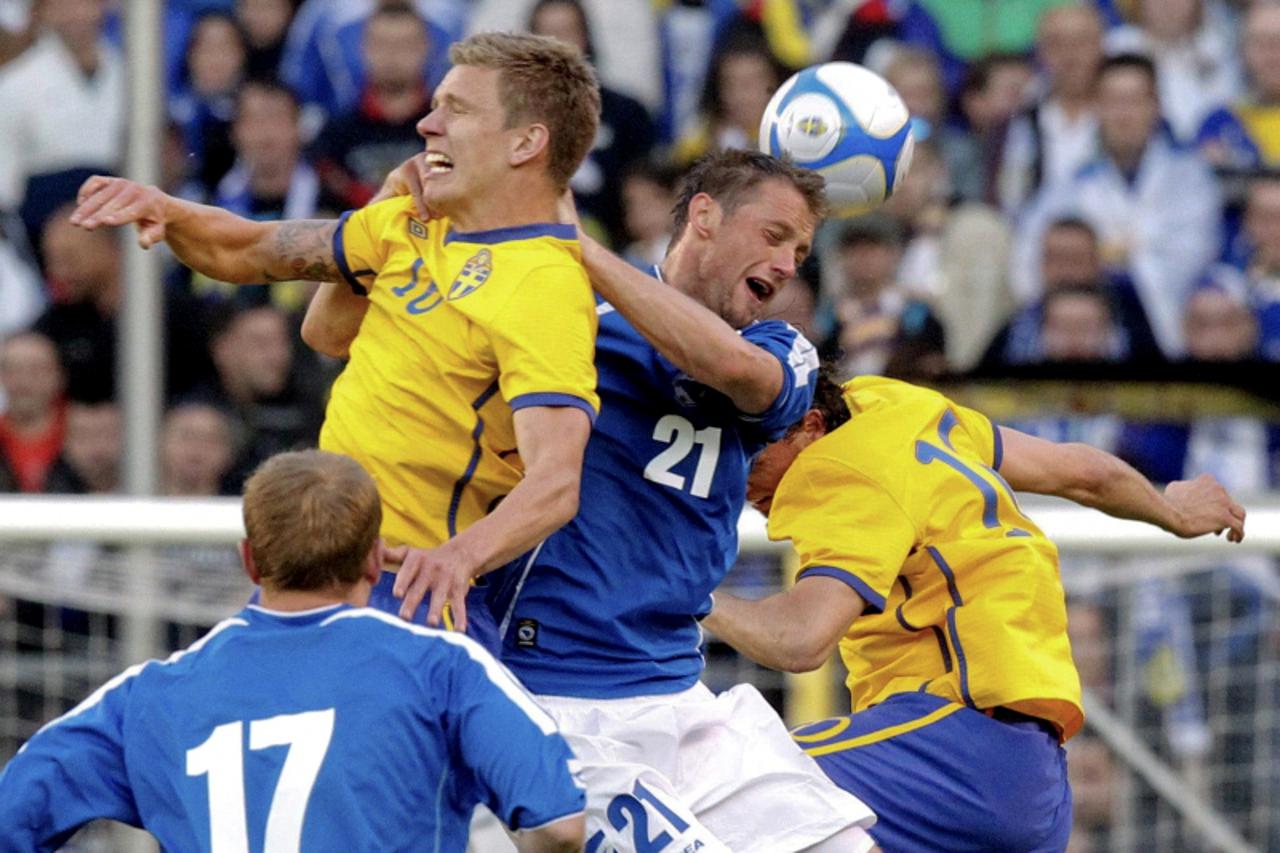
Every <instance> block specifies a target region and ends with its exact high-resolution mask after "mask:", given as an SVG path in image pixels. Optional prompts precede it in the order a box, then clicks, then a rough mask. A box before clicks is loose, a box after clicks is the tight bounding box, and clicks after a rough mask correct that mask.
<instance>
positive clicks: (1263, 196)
mask: <svg viewBox="0 0 1280 853" xmlns="http://www.w3.org/2000/svg"><path fill="white" fill-rule="evenodd" d="M1238 242H1239V244H1240V245H1239V247H1238V248H1237V250H1236V251H1235V252H1234V253H1233V255H1234V259H1235V260H1236V262H1237V265H1238V269H1236V277H1237V278H1239V279H1240V281H1239V285H1238V286H1239V287H1240V289H1242V290H1243V291H1244V293H1245V294H1246V295H1247V298H1248V300H1249V303H1250V304H1251V305H1252V306H1253V308H1254V310H1255V311H1256V312H1257V315H1258V323H1259V342H1258V351H1259V355H1260V356H1261V357H1262V358H1263V359H1265V360H1267V361H1280V178H1259V179H1257V180H1254V181H1251V182H1250V183H1249V189H1248V201H1247V204H1246V207H1245V213H1244V231H1243V235H1242V236H1241V238H1240V240H1239V241H1238ZM1213 277H1214V278H1215V279H1222V278H1231V271H1230V270H1228V269H1224V268H1221V267H1220V268H1217V269H1215V270H1214V274H1213Z"/></svg>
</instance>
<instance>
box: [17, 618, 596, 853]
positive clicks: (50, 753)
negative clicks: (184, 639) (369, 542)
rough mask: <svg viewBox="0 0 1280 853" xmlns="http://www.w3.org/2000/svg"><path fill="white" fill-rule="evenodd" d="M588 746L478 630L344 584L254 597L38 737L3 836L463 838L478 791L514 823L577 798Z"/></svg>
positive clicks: (452, 841)
mask: <svg viewBox="0 0 1280 853" xmlns="http://www.w3.org/2000/svg"><path fill="white" fill-rule="evenodd" d="M299 661H308V662H310V663H309V664H308V665H300V664H299ZM572 761H573V755H572V753H571V752H570V751H569V747H568V746H567V745H566V744H565V742H564V740H563V739H562V738H561V737H560V736H559V734H558V733H557V732H556V727H555V723H554V722H553V721H552V720H551V718H550V717H549V716H548V715H547V714H546V713H545V712H544V711H542V710H541V709H540V708H539V707H538V706H537V705H536V704H535V703H534V702H533V700H532V699H530V698H529V696H528V694H526V693H525V692H524V691H523V690H522V689H521V688H520V686H519V685H518V684H517V683H516V682H515V680H514V679H512V678H511V676H510V674H509V673H508V672H507V671H506V670H505V669H503V668H502V667H501V666H500V665H499V664H498V662H497V661H496V660H494V658H493V657H492V656H491V655H489V654H488V653H487V652H486V651H484V649H483V648H481V647H480V646H479V645H478V644H477V643H475V642H474V641H472V640H471V639H470V638H468V637H465V636H462V635H460V634H454V633H449V632H445V631H436V630H432V629H429V628H424V627H421V626H417V625H411V624H409V623H407V622H404V621H401V620H400V619H398V618H397V617H394V616H390V615H388V614H385V613H382V612H379V611H376V610H373V609H369V608H353V607H350V606H348V605H346V604H336V605H332V606H328V607H320V608H317V609H313V610H305V611H299V612H282V611H275V610H268V609H265V608H263V607H259V606H256V605H250V606H249V607H247V608H245V609H244V610H242V611H241V612H240V613H238V614H237V615H235V616H233V617H231V618H229V619H226V620H224V621H223V622H221V623H220V624H218V625H217V626H216V627H215V628H214V629H213V630H212V631H210V632H209V633H208V634H207V635H205V636H204V637H203V638H202V639H200V640H199V641H197V642H196V643H195V644H194V645H192V646H191V647H190V648H189V649H187V650H185V651H182V652H176V653H174V654H173V655H172V656H171V657H169V659H168V660H166V661H149V662H147V663H145V664H140V665H138V666H135V667H132V668H130V669H128V670H126V671H125V672H123V673H122V674H120V675H119V676H117V677H116V678H114V679H112V680H111V681H109V682H107V683H106V684H104V685H103V686H102V687H101V688H100V689H99V690H97V691H96V692H95V693H93V694H92V695H91V696H90V697H89V698H88V699H86V700H85V701H84V702H82V703H81V704H80V705H79V706H77V707H76V708H75V709H73V710H72V711H71V712H69V713H68V714H65V715H64V716H62V717H59V718H58V719H56V720H54V721H53V722H52V723H50V724H49V725H47V726H46V727H45V728H43V729H42V730H41V731H40V732H39V733H38V734H36V735H35V736H34V737H33V738H32V739H31V740H30V741H28V742H27V744H26V746H24V747H23V749H22V750H21V751H20V752H19V754H18V756H17V757H16V758H14V760H13V761H12V762H11V763H10V764H9V765H8V766H7V767H6V768H5V770H4V772H3V773H0V851H4V853H8V852H9V851H13V853H17V851H24V853H26V851H33V850H54V849H57V847H58V846H59V845H60V844H61V843H62V842H64V841H65V840H66V839H67V838H68V837H69V836H70V835H71V834H72V833H73V832H74V831H75V829H76V828H78V827H79V826H80V825H82V824H84V823H85V822H87V821H88V820H91V819H95V818H99V817H110V818H113V819H115V820H119V821H122V822H125V823H129V824H131V825H134V826H145V827H146V828H147V829H148V830H149V831H150V832H151V833H152V834H153V835H155V837H156V838H157V840H158V841H159V842H160V845H161V847H162V848H163V849H165V850H182V851H215V853H248V851H249V850H250V849H252V850H265V851H267V853H271V851H286V850H294V851H296V850H343V851H348V853H357V851H370V853H373V851H389V850H405V851H408V850H423V849H427V850H436V851H456V853H462V850H463V849H464V848H465V847H466V838H467V828H468V822H469V820H470V818H471V813H472V810H473V808H474V807H475V804H476V803H477V802H482V803H484V804H486V805H487V806H488V807H489V808H490V809H492V810H493V811H494V812H495V813H496V814H498V815H499V816H500V817H501V818H502V819H503V821H505V822H506V823H507V825H508V826H510V827H511V828H512V829H536V828H538V827H541V826H544V825H547V824H550V823H553V822H555V821H557V820H561V819H563V818H566V817H568V816H572V815H574V814H577V813H580V812H581V811H582V808H583V794H582V790H581V789H580V788H579V787H578V785H577V783H576V781H575V779H574V777H573V775H572V771H571V762H572Z"/></svg>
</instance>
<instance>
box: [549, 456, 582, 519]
mask: <svg viewBox="0 0 1280 853" xmlns="http://www.w3.org/2000/svg"><path fill="white" fill-rule="evenodd" d="M581 485H582V472H581V470H577V471H560V472H558V473H557V475H556V476H555V477H554V478H553V479H552V481H551V482H549V483H547V495H546V499H545V500H544V501H543V503H542V507H543V518H544V519H545V524H546V526H547V528H548V532H551V531H555V530H559V529H560V528H561V527H563V526H564V525H566V524H568V523H569V522H570V521H572V520H573V517H574V516H575V515H577V514H578V505H579V502H580V496H581Z"/></svg>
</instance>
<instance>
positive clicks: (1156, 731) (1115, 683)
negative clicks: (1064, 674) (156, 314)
mask: <svg viewBox="0 0 1280 853" xmlns="http://www.w3.org/2000/svg"><path fill="white" fill-rule="evenodd" d="M1245 503H1246V505H1247V506H1249V508H1250V517H1249V520H1248V530H1249V533H1248V538H1247V539H1246V542H1245V543H1244V545H1243V546H1242V547H1234V546H1231V547H1229V546H1227V545H1226V544H1225V543H1223V542H1221V541H1218V540H1213V539H1210V540H1197V541H1195V542H1182V541H1179V540H1176V539H1174V538H1172V537H1170V536H1167V535H1166V534H1163V533H1161V532H1160V531H1156V530H1154V529H1150V528H1147V527H1145V526H1142V525H1136V524H1132V523H1125V522H1117V521H1113V520H1111V519H1106V518H1104V517H1102V516H1100V515H1098V514H1097V513H1094V512H1091V511H1086V510H1081V509H1079V508H1075V507H1070V506H1065V505H1062V504H1057V503H1042V502H1033V503H1027V504H1024V507H1025V508H1026V509H1027V511H1028V513H1029V514H1030V515H1031V516H1032V517H1033V518H1035V519H1036V520H1037V522H1038V523H1039V524H1040V525H1041V526H1042V527H1044V528H1045V530H1046V532H1048V533H1049V534H1050V536H1052V537H1053V538H1054V539H1055V541H1057V543H1058V545H1059V548H1060V551H1061V554H1062V570H1063V579H1064V584H1065V586H1066V588H1067V591H1068V604H1069V612H1070V622H1071V633H1072V645H1073V650H1074V653H1075V657H1076V662H1077V665H1078V667H1079V669H1080V673H1081V678H1082V680H1083V682H1084V685H1085V688H1086V693H1087V697H1086V703H1087V711H1088V713H1089V722H1088V724H1087V725H1086V729H1085V731H1084V733H1082V734H1081V735H1080V736H1078V737H1077V738H1075V739H1074V740H1073V741H1072V742H1071V744H1070V747H1069V753H1070V765H1071V772H1072V782H1073V786H1074V790H1075V812H1076V829H1075V832H1074V836H1073V839H1072V847H1071V850H1072V851H1073V853H1090V851H1093V853H1102V851H1138V850H1151V849H1157V850H1205V849H1217V850H1241V851H1246V850H1259V851H1260V850H1269V849H1270V850H1280V717H1278V716H1277V712H1276V709H1277V707H1280V573H1278V569H1277V557H1278V556H1280V500H1277V499H1274V498H1273V499H1270V500H1247V501H1246V502H1245ZM761 528H762V526H761V524H760V523H759V520H758V519H757V518H755V517H752V516H750V515H749V516H748V517H744V521H743V526H742V556H741V558H740V559H739V561H738V564H737V566H735V568H734V570H733V571H732V572H731V574H730V576H729V578H728V581H727V586H729V587H731V588H732V589H733V591H735V592H739V593H741V594H744V595H748V596H751V597H759V596H762V595H766V594H769V593H771V592H773V591H776V590H777V589H779V588H780V587H781V586H782V584H783V583H784V578H785V576H786V575H787V574H789V573H790V568H793V564H792V563H791V562H790V557H789V553H788V551H787V550H786V549H785V548H783V547H781V546H779V545H777V544H776V543H769V542H768V541H767V540H766V539H765V537H764V535H763V531H762V529H761ZM242 535H243V530H242V527H241V522H240V513H239V502H238V501H236V500H232V499H224V500H209V501H166V500H134V499H104V500H89V499H77V498H38V499H33V498H27V497H23V498H0V614H2V618H0V762H4V761H7V760H8V759H9V758H10V757H11V756H12V755H13V754H14V753H15V752H16V751H17V749H18V748H19V747H20V746H21V744H22V743H23V742H24V741H25V740H26V739H27V738H28V737H30V736H31V735H32V734H33V733H34V732H35V731H36V730H37V729H38V728H39V727H40V726H41V725H43V724H44V723H46V722H48V721H49V720H50V719H53V718H54V717H56V716H58V715H59V714H61V713H63V712H65V711H66V710H68V709H69V708H71V707H73V706H74V705H75V704H76V703H77V702H79V701H80V700H81V699H83V698H84V697H85V696H86V695H87V694H88V693H89V692H91V691H92V689H93V688H94V687H96V686H97V685H99V684H101V683H102V682H103V681H105V680H107V679H108V678H110V677H111V676H113V675H115V674H116V673H118V672H119V671H121V670H122V669H124V668H125V667H127V666H129V665H130V664H132V663H136V662H138V661H140V660H143V659H145V658H148V657H157V656H163V655H165V654H168V653H169V652H170V651H172V650H175V649H178V648H182V647H184V646H186V645H188V644H190V643H191V642H192V641H193V640H195V639H196V638H197V637H198V636H200V635H201V634H202V633H203V632H204V631H205V630H206V629H207V628H208V627H209V626H211V625H213V624H215V623H216V622H218V621H219V620H220V619H222V618H223V617H225V616H226V615H228V614H229V613H232V612H234V611H236V610H238V609H239V608H240V607H242V606H243V604H244V602H245V601H246V599H247V598H248V595H249V593H250V591H251V590H250V586H249V584H248V581H247V580H246V579H245V577H244V575H243V573H242V572H241V570H240V567H239V558H238V554H237V549H236V544H237V542H238V541H239V539H240V537H241V536H242ZM706 655H707V662H708V667H707V673H706V678H705V680H706V681H707V683H708V684H709V685H710V686H712V687H713V688H714V689H723V688H725V687H728V686H730V685H732V684H734V683H738V682H741V681H750V682H752V683H754V684H756V685H757V687H759V688H760V689H761V690H762V692H764V694H765V695H766V696H767V697H769V698H770V700H771V701H772V702H774V704H775V705H776V706H777V707H778V709H779V711H780V712H781V713H783V714H784V716H785V717H786V719H787V720H788V722H789V723H793V724H798V723H801V722H805V721H806V720H811V719H814V718H816V717H821V716H828V715H831V714H835V713H840V712H841V711H842V710H843V709H844V708H845V707H846V702H847V699H846V694H845V692H844V689H843V685H842V681H843V677H844V673H843V672H841V671H840V667H839V664H838V663H837V662H834V661H833V662H832V663H831V664H830V665H829V666H827V667H826V668H824V670H822V671H820V672H818V673H815V674H810V675H807V676H798V677H796V676H785V677H784V676H781V675H779V674H777V673H773V672H769V671H767V670H764V669H761V668H759V667H756V666H754V665H752V664H750V663H749V662H747V661H745V660H743V659H742V658H740V657H738V656H737V655H735V654H733V653H732V652H731V650H729V649H728V648H727V647H726V646H724V645H723V644H721V643H719V642H717V641H715V639H714V638H712V637H709V638H708V644H707V649H706ZM68 849H73V850H77V851H98V850H102V851H108V850H113V851H114V850H123V849H148V847H147V846H146V845H145V844H143V845H142V846H138V841H137V839H136V838H130V839H129V840H128V841H127V842H122V841H121V838H120V836H119V835H117V834H115V833H114V832H112V831H109V830H105V829H104V828H103V827H102V826H98V825H95V826H93V827H90V828H87V829H86V831H84V832H82V833H81V834H80V835H78V836H77V837H76V839H75V840H74V841H73V842H72V844H71V845H70V847H69V848H68ZM150 849H154V846H151V847H150Z"/></svg>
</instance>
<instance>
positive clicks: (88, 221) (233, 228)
mask: <svg viewBox="0 0 1280 853" xmlns="http://www.w3.org/2000/svg"><path fill="white" fill-rule="evenodd" d="M71 222H72V224H73V225H79V226H80V227H82V228H86V229H88V230H90V231H92V230H94V229H95V228H100V227H108V226H119V225H128V224H131V223H132V224H134V225H136V226H137V228H138V243H139V245H141V246H142V248H144V249H149V248H151V247H152V246H154V245H155V244H156V243H159V242H160V241H162V240H163V241H165V242H167V243H168V244H169V247H170V248H172V249H173V252H174V254H175V255H177V256H178V260H180V261H182V263H184V264H186V265H187V266H189V267H191V268H192V269H193V270H196V271H197V272H200V273H203V274H205V275H207V276H209V277H211V278H216V279H218V280H219V281H227V282H232V283H234V284H261V283H264V282H272V281H293V280H296V279H305V280H308V281H335V282H336V281H343V278H342V273H341V272H340V271H339V269H338V264H337V261H336V260H335V259H334V255H333V235H334V232H335V231H336V229H337V225H338V223H337V222H336V221H319V220H306V221H290V222H255V221H253V220H250V219H245V218H243V217H240V216H236V215H235V214H234V213H230V212H228V211H225V210H222V209H220V208H217V207H209V206H208V205H203V204H195V203H193V202H189V201H183V200H182V199H179V198H174V197H173V196H171V195H168V194H166V193H163V192H161V191H160V190H159V189H157V188H155V187H148V186H143V185H142V184H139V183H136V182H134V181H129V180H125V179H124V178H105V177H102V176H100V175H95V176H94V177H92V178H90V179H89V180H87V181H85V182H84V184H83V185H82V186H81V187H80V194H79V196H78V198H77V206H76V210H75V212H74V213H73V214H72V215H71Z"/></svg>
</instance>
